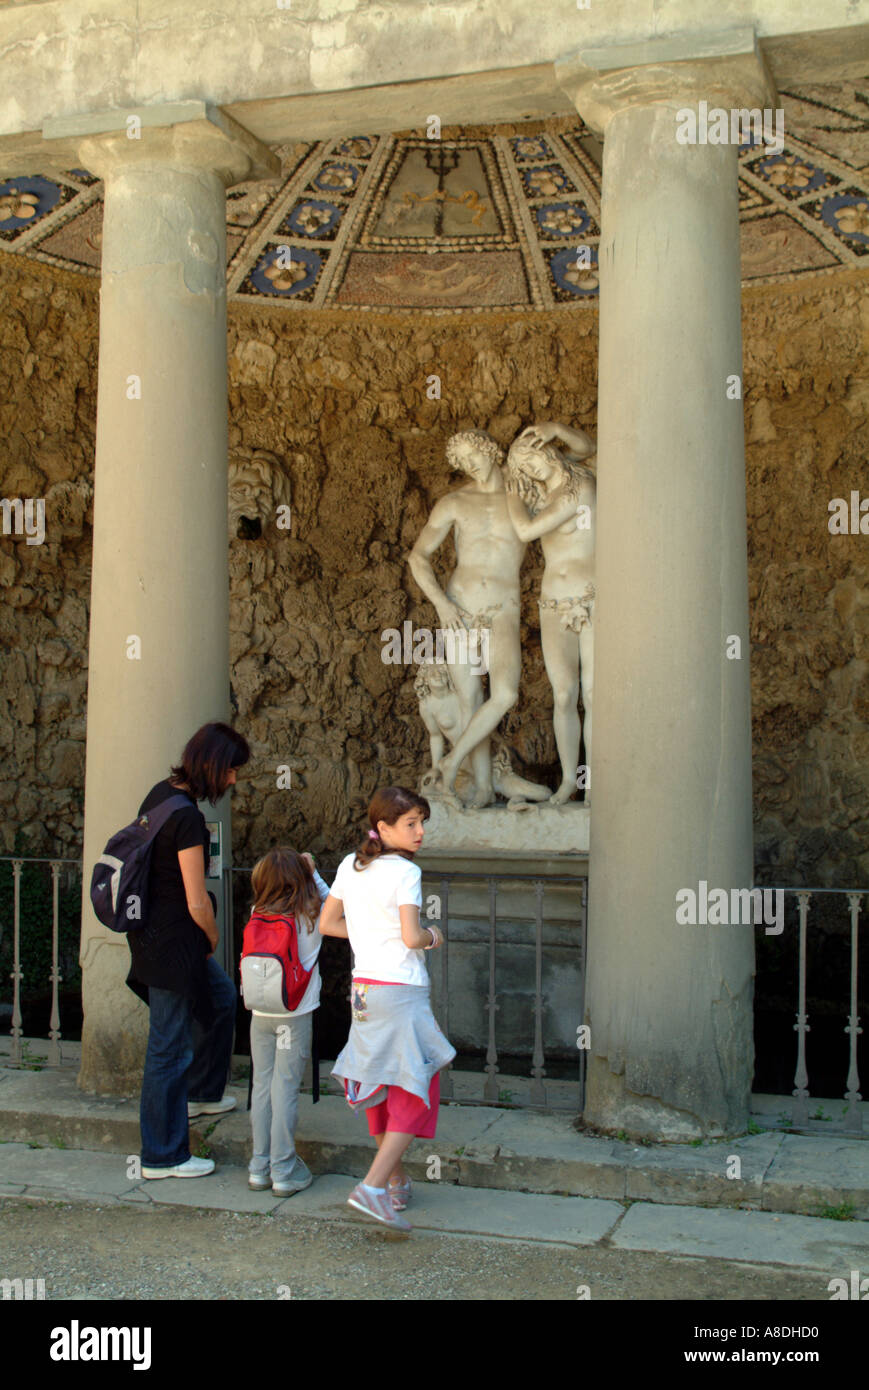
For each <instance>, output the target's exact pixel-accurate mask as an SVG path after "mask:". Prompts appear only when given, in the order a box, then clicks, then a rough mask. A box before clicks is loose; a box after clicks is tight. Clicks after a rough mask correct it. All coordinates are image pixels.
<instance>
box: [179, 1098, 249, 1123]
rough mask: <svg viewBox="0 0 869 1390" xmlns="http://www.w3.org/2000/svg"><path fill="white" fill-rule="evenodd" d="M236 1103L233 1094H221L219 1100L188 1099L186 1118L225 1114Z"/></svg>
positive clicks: (193, 1118)
mask: <svg viewBox="0 0 869 1390" xmlns="http://www.w3.org/2000/svg"><path fill="white" fill-rule="evenodd" d="M237 1104H238V1101H237V1100H236V1098H235V1096H223V1097H222V1098H221V1099H220V1100H188V1102H187V1118H188V1120H195V1119H196V1116H197V1115H226V1114H228V1113H229V1111H230V1110H234V1109H235V1107H236V1105H237Z"/></svg>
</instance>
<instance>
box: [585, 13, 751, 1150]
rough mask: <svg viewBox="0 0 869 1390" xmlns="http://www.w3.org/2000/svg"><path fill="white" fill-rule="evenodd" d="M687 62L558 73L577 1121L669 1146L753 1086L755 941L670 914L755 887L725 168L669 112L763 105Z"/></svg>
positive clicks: (733, 229) (723, 73) (728, 1111)
mask: <svg viewBox="0 0 869 1390" xmlns="http://www.w3.org/2000/svg"><path fill="white" fill-rule="evenodd" d="M672 42H673V43H675V42H676V41H675V40H674V41H672ZM678 44H679V51H678V52H677V53H674V51H673V48H672V43H671V41H666V42H665V41H664V40H662V41H660V43H657V41H653V42H650V43H648V44H645V45H643V53H642V55H641V56H637V55H635V56H634V57H633V59H632V61H633V62H634V63H642V64H643V66H635V67H630V68H625V67H621V66H620V63H621V62H622V61H623V59H621V58H620V56H619V53H618V50H611V51H610V52H609V53H601V52H598V53H595V54H588V55H584V56H583V55H578V56H575V57H574V58H573V59H571V60H570V61H568V62H566V63H564V64H562V65H560V68H559V74H560V80H561V81H562V83H563V85H564V87H565V90H567V91H568V92H569V93H570V94H571V96H572V97H573V98H574V100H575V102H576V106H577V109H578V111H579V113H580V115H581V116H583V117H584V118H585V119H587V120H588V122H589V123H590V124H591V125H592V127H593V128H595V129H597V130H598V131H602V132H603V134H604V165H603V199H602V233H601V242H600V256H599V263H600V282H601V296H600V299H601V303H600V403H599V429H598V460H599V465H598V479H599V481H598V514H597V526H598V531H597V553H596V585H597V595H598V596H597V608H596V613H595V663H596V667H597V672H596V676H597V689H598V691H599V692H601V693H600V696H599V699H598V704H597V707H596V712H595V766H594V824H593V826H592V830H591V844H590V863H591V872H590V881H589V928H588V957H589V958H588V980H587V989H586V1021H587V1022H588V1023H589V1025H590V1027H591V1050H590V1055H589V1066H588V1086H587V1094H586V1108H585V1117H586V1119H587V1120H588V1121H590V1122H591V1123H593V1124H598V1125H600V1126H601V1127H603V1128H606V1129H609V1130H618V1129H624V1130H626V1131H627V1132H629V1133H632V1134H636V1135H646V1136H649V1137H653V1138H665V1139H666V1138H672V1139H685V1138H690V1137H694V1136H699V1135H716V1134H728V1133H734V1132H736V1131H739V1130H741V1129H744V1127H745V1125H746V1123H747V1119H748V1100H749V1095H750V1089H751V1078H752V1070H753V1046H752V985H753V979H752V976H753V968H754V941H753V935H752V928H751V927H743V926H716V927H709V926H705V927H704V926H680V925H677V923H676V915H675V914H676V894H677V892H678V890H679V889H680V888H684V887H690V886H691V885H693V886H694V887H695V889H696V887H697V884H698V881H699V880H701V879H706V880H707V881H708V882H709V883H710V884H715V885H716V886H717V885H721V886H723V887H727V888H728V889H729V888H731V887H749V886H750V885H751V883H752V881H753V860H752V828H751V827H752V821H751V809H752V808H751V724H750V705H749V699H750V686H749V628H748V597H747V557H746V514H745V478H744V457H743V411H742V404H741V399H740V398H737V399H734V398H733V391H732V389H731V390H730V391H729V390H728V387H729V386H730V387H731V388H732V382H733V379H734V378H736V379H737V380H738V378H739V376H740V374H741V371H742V359H741V328H740V267H739V226H738V216H737V212H738V208H737V151H736V147H735V146H733V145H710V144H706V145H687V144H680V143H679V142H678V141H677V139H676V130H677V113H678V111H679V110H681V109H683V108H686V107H688V106H691V105H694V107H695V109H696V104H697V102H698V100H699V99H701V98H702V99H705V100H707V101H708V103H709V105H710V107H712V106H716V105H720V106H726V107H727V108H729V107H731V106H737V107H752V106H760V107H761V108H762V107H771V106H774V105H775V100H774V97H773V94H772V91H771V90H770V88H769V86H768V85H767V82H766V76H765V73H764V70H763V66H762V63H761V62H760V60H759V58H758V56H757V54H756V52H755V51H754V50H753V47H752V44H751V43H750V42H749V43H746V44H744V45H743V49H744V50H745V51H742V52H731V56H730V57H728V58H725V59H721V60H712V59H709V58H708V57H707V52H708V50H706V51H704V52H703V53H701V54H700V55H699V56H698V57H697V59H696V61H693V60H691V54H690V52H689V51H688V50H689V46H688V44H687V41H686V40H685V39H680V40H678ZM737 47H738V45H737ZM731 50H732V45H731ZM740 395H741V393H740ZM733 636H736V637H738V639H739V643H740V645H741V651H740V654H739V657H738V659H728V643H729V639H730V638H731V637H733ZM731 650H732V644H731Z"/></svg>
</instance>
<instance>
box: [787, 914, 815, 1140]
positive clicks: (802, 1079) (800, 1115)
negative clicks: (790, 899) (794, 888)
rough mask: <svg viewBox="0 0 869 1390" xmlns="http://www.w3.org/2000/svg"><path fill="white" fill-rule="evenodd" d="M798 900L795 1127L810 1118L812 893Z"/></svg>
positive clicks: (803, 1123)
mask: <svg viewBox="0 0 869 1390" xmlns="http://www.w3.org/2000/svg"><path fill="white" fill-rule="evenodd" d="M797 899H798V901H799V905H800V944H799V950H800V961H799V986H798V989H799V1003H798V1006H797V1021H796V1023H795V1024H794V1028H795V1029H796V1033H797V1069H796V1072H795V1074H794V1091H793V1095H794V1097H795V1104H794V1107H793V1117H792V1119H793V1123H794V1124H795V1125H805V1124H806V1122H807V1121H808V1118H809V1090H808V1082H809V1073H808V1070H807V1068H806V1034H807V1033H810V1032H811V1029H810V1028H809V1016H808V1014H807V1013H806V919H807V917H808V912H809V903H810V902H811V899H812V895H811V893H805V892H798V893H797Z"/></svg>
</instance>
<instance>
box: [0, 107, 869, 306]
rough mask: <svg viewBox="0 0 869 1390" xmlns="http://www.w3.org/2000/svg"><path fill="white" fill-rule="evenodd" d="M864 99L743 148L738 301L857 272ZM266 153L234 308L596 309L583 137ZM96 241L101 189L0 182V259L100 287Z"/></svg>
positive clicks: (240, 228)
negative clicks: (12, 257) (780, 285)
mask: <svg viewBox="0 0 869 1390" xmlns="http://www.w3.org/2000/svg"><path fill="white" fill-rule="evenodd" d="M867 91H869V89H867V88H866V87H865V86H864V87H862V88H861V87H860V86H857V85H855V84H853V83H842V84H839V85H837V86H836V87H812V88H804V89H800V90H795V91H791V92H782V93H780V102H781V105H782V107H783V109H784V113H785V116H784V129H785V139H784V148H783V149H781V150H779V151H776V152H771V151H770V150H769V149H768V148H767V147H765V146H763V145H755V144H754V143H749V144H746V145H743V146H741V147H740V150H739V209H740V222H741V232H742V274H743V283H744V284H748V283H767V282H776V281H780V280H789V279H794V278H797V277H799V276H801V275H807V274H818V273H819V272H820V273H834V272H835V271H837V270H840V269H842V268H851V267H854V266H857V265H860V264H861V263H862V262H863V257H864V256H866V254H867V252H869V120H867V115H866V112H867V109H869V101H867ZM538 130H539V127H538ZM277 153H278V154H279V155H280V157H281V161H282V166H283V174H282V177H281V179H280V180H279V181H277V182H272V183H250V184H240V185H238V186H237V187H235V188H232V189H230V190H229V192H228V194H227V203H226V218H227V228H226V230H227V267H226V274H227V292H228V295H229V297H230V298H234V299H247V300H250V299H257V298H262V299H272V300H273V301H276V302H279V303H281V304H282V305H283V306H284V308H286V309H287V310H292V309H299V308H304V307H306V306H309V307H311V308H338V309H347V310H351V311H356V312H358V311H365V310H376V309H416V310H423V311H426V312H430V313H454V312H456V311H464V312H481V311H483V310H485V309H489V308H493V309H494V308H498V309H515V310H534V309H543V310H551V309H560V308H563V307H567V306H572V307H573V308H579V309H582V308H587V307H590V306H593V305H594V304H595V303H596V301H597V297H598V292H599V282H598V269H597V248H598V243H599V241H600V183H601V174H600V155H601V146H600V144H599V142H598V141H597V140H596V139H595V138H594V137H593V136H592V135H591V133H590V132H589V131H588V130H587V129H586V127H585V126H584V125H583V124H582V122H581V121H579V120H574V121H571V120H570V119H569V118H560V119H558V120H553V121H551V122H548V123H547V126H546V129H545V131H544V132H543V133H531V132H529V133H528V134H526V135H516V134H515V133H511V134H504V135H502V134H499V132H498V129H497V127H496V128H493V129H492V130H490V131H489V132H488V133H486V134H484V135H479V134H478V135H467V136H464V135H462V136H458V137H456V138H453V139H449V138H444V139H440V140H427V139H426V138H425V137H424V136H423V135H421V134H413V135H402V136H394V135H382V136H375V135H355V136H351V137H347V138H344V139H341V140H334V141H319V142H316V143H308V144H305V143H300V144H293V145H285V146H282V147H280V148H279V149H278V150H277ZM101 223H102V184H101V182H100V181H99V180H98V179H96V178H95V177H94V176H93V175H92V174H90V173H89V172H88V171H87V170H86V169H69V170H66V171H64V172H63V173H62V174H59V175H57V176H56V177H54V178H51V179H49V178H47V177H43V176H42V175H33V176H30V177H27V178H17V179H10V180H7V181H6V182H0V248H2V249H3V250H5V251H7V252H11V253H13V254H17V255H23V256H28V257H31V258H35V259H37V260H41V261H44V262H47V263H48V264H50V265H58V266H63V267H65V268H67V269H72V270H76V271H79V272H81V273H84V274H87V275H99V268H100V247H101ZM580 252H582V254H581V255H580Z"/></svg>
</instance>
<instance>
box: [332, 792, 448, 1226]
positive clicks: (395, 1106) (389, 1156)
mask: <svg viewBox="0 0 869 1390" xmlns="http://www.w3.org/2000/svg"><path fill="white" fill-rule="evenodd" d="M429 815H430V809H429V804H428V802H427V801H426V799H425V797H423V796H419V795H417V793H416V792H413V791H409V790H408V788H407V787H383V788H381V789H380V791H377V792H375V794H374V796H373V797H372V799H371V803H370V805H369V807H368V822H369V826H370V829H369V831H368V834H367V835H366V837H365V839H364V840H363V842H362V844H361V845H360V846H359V848H358V849H357V850H356V852H355V854H348V855H347V856H346V858H344V859H342V861H341V863H340V864H339V866H338V872H337V873H336V875H335V881H334V883H333V884H332V887H331V889H330V891H329V896H328V898H327V899H326V902H325V904H324V906H323V911H322V914H321V916H320V923H319V927H320V931H321V932H322V934H323V935H324V936H344V937H349V940H350V945H351V947H352V948H353V957H354V971H353V980H352V984H351V997H352V1004H353V1018H352V1022H351V1025H350V1037H349V1038H348V1040H347V1044H346V1046H345V1047H344V1049H343V1051H342V1052H341V1055H340V1056H339V1058H338V1060H337V1061H336V1063H335V1066H334V1067H333V1069H332V1075H333V1076H337V1077H339V1079H340V1080H342V1081H343V1082H344V1091H345V1095H346V1097H347V1100H348V1102H349V1104H350V1106H351V1108H352V1109H354V1110H365V1112H366V1118H367V1120H368V1130H369V1133H370V1134H371V1135H372V1137H373V1138H374V1141H375V1143H376V1144H377V1149H378V1152H377V1155H376V1157H375V1159H374V1161H373V1163H372V1164H371V1167H370V1168H369V1170H368V1172H367V1173H366V1175H365V1177H364V1179H363V1180H362V1182H360V1183H357V1185H356V1186H355V1187H354V1188H353V1191H352V1192H351V1193H350V1196H349V1197H348V1198H347V1201H348V1204H349V1205H350V1206H351V1207H355V1208H356V1210H357V1211H361V1212H363V1213H364V1214H365V1215H366V1216H370V1217H372V1218H373V1219H374V1220H375V1221H380V1222H381V1223H382V1224H383V1225H385V1226H389V1227H391V1228H392V1229H393V1230H395V1231H401V1232H404V1233H405V1234H407V1233H408V1232H409V1231H410V1229H411V1227H410V1223H409V1222H408V1221H407V1220H405V1218H404V1217H403V1216H402V1215H401V1213H402V1211H404V1209H405V1207H406V1206H407V1204H408V1202H409V1201H410V1198H411V1183H410V1179H409V1178H408V1176H407V1174H406V1173H405V1171H404V1168H403V1167H402V1162H401V1160H402V1157H403V1155H404V1153H405V1150H406V1149H407V1148H408V1146H409V1145H410V1144H411V1143H412V1141H413V1140H414V1139H415V1138H417V1137H419V1138H425V1139H433V1138H434V1135H435V1130H436V1128H437V1118H438V1105H439V1102H440V1077H439V1072H440V1070H441V1068H442V1067H445V1066H446V1065H447V1064H448V1063H449V1062H451V1061H452V1059H453V1058H454V1057H455V1055H456V1050H455V1048H454V1047H452V1046H451V1045H450V1043H449V1042H448V1041H447V1039H446V1038H445V1037H444V1035H443V1033H442V1032H441V1030H440V1028H439V1027H438V1025H437V1023H436V1022H435V1018H434V1015H433V1014H432V1011H431V1004H430V1003H429V992H430V985H429V977H428V971H427V970H426V966H425V956H424V955H423V952H424V951H430V950H431V949H432V948H433V947H435V946H440V944H441V941H442V937H441V934H440V931H439V930H438V928H437V927H430V926H423V925H422V923H421V922H420V920H419V914H420V909H421V907H422V889H421V879H422V875H421V873H420V869H419V866H418V865H417V864H414V862H413V859H414V855H415V854H416V852H417V850H418V849H419V847H420V845H421V844H422V838H423V822H424V820H425V819H426V818H427V817H428V816H429ZM342 919H343V920H342Z"/></svg>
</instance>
